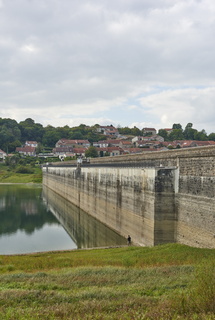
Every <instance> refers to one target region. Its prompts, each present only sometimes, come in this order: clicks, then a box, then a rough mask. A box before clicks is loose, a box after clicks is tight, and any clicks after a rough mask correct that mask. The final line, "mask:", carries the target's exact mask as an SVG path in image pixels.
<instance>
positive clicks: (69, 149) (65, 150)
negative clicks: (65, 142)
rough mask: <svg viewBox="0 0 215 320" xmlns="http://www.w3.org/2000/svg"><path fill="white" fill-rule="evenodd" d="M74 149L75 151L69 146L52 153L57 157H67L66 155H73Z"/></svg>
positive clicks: (55, 149)
mask: <svg viewBox="0 0 215 320" xmlns="http://www.w3.org/2000/svg"><path fill="white" fill-rule="evenodd" d="M73 149H74V148H73V147H68V146H64V147H56V148H54V149H53V150H52V153H53V154H54V155H55V156H59V155H64V154H65V155H66V154H69V153H72V152H73Z"/></svg>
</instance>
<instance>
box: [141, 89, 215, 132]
mask: <svg viewBox="0 0 215 320" xmlns="http://www.w3.org/2000/svg"><path fill="white" fill-rule="evenodd" d="M214 101H215V87H209V88H199V89H197V88H185V89H173V90H166V91H163V92H162V93H157V94H152V95H150V96H147V97H144V98H141V99H140V103H141V105H142V107H143V108H147V112H148V113H150V114H151V115H152V117H154V118H159V119H160V121H159V124H160V128H161V127H165V126H167V127H172V125H173V123H181V124H182V125H183V126H185V125H186V124H187V123H188V122H193V123H194V124H197V126H195V127H196V128H197V129H199V130H201V129H203V128H208V129H209V130H211V131H215V127H214V118H215V108H214Z"/></svg>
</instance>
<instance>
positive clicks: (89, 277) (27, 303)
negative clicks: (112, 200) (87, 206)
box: [0, 244, 215, 320]
mask: <svg viewBox="0 0 215 320" xmlns="http://www.w3.org/2000/svg"><path fill="white" fill-rule="evenodd" d="M214 258H215V250H213V249H212V250H211V249H197V248H190V247H187V246H183V245H178V244H169V245H164V246H158V247H153V248H143V247H122V248H110V249H94V250H74V251H66V252H47V253H37V254H29V255H14V256H0V318H1V319H6V320H15V319H23V320H24V319H45V320H47V319H65V320H66V319H75V320H76V319H77V320H78V319H111V320H112V319H117V320H124V319H125V320H126V319H128V320H130V319H138V320H145V319H147V320H162V319H163V320H176V319H177V320H181V319H190V320H197V319H198V320H201V319H202V320H214V319H215V310H214V296H215V295H214V288H215V284H214V279H215V277H214V260H215V259H214Z"/></svg>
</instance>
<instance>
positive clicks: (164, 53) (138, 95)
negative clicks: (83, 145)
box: [0, 0, 215, 134]
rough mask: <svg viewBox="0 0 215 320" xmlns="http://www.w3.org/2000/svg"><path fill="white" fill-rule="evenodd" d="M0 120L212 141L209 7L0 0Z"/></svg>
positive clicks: (212, 8)
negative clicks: (182, 132) (176, 128)
mask: <svg viewBox="0 0 215 320" xmlns="http://www.w3.org/2000/svg"><path fill="white" fill-rule="evenodd" d="M0 117H1V118H11V119H15V120H16V121H18V122H20V121H23V120H25V119H26V118H32V119H33V120H35V122H36V123H41V124H43V125H44V126H46V125H48V124H50V125H53V126H55V127H57V126H64V125H69V126H71V127H72V126H76V125H79V124H81V123H84V124H87V125H93V124H96V123H99V124H101V125H106V124H113V125H116V126H117V125H121V126H123V127H124V126H129V127H133V126H137V127H139V128H143V127H155V128H156V129H160V128H170V127H172V124H173V123H181V125H182V126H183V127H184V126H185V125H186V124H187V123H188V122H192V123H193V127H194V128H195V129H198V130H201V129H205V130H206V132H207V133H208V134H209V133H211V132H215V1H213V0H0Z"/></svg>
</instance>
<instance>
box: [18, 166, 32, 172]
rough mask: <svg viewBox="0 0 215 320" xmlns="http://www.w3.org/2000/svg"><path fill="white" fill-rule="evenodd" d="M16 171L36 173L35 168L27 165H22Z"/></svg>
mask: <svg viewBox="0 0 215 320" xmlns="http://www.w3.org/2000/svg"><path fill="white" fill-rule="evenodd" d="M16 173H27V174H31V173H34V169H33V168H30V167H27V166H20V167H18V168H17V169H16Z"/></svg>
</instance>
